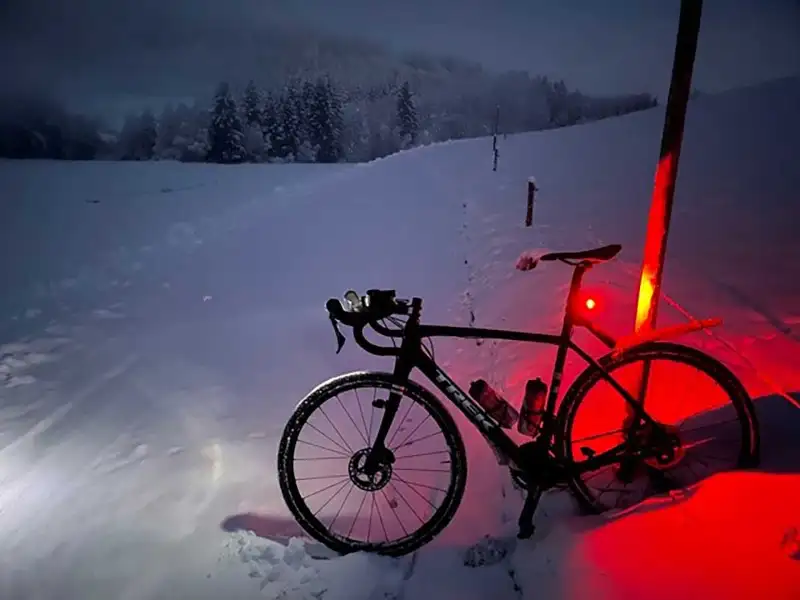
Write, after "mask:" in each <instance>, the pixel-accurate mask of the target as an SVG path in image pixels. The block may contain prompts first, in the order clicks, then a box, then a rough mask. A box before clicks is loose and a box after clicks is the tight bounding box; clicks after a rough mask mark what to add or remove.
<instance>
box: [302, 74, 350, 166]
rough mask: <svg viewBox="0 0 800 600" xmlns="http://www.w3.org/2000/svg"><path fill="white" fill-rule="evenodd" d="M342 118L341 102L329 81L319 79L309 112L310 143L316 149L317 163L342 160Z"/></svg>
mask: <svg viewBox="0 0 800 600" xmlns="http://www.w3.org/2000/svg"><path fill="white" fill-rule="evenodd" d="M343 126H344V118H343V113H342V104H341V100H340V98H339V96H338V94H337V93H336V91H335V89H334V87H333V85H332V84H331V82H330V81H329V80H323V79H319V80H318V81H317V83H316V85H315V86H314V96H313V99H312V102H311V107H310V112H309V127H310V134H311V135H310V137H311V140H310V141H311V143H312V145H313V146H314V147H316V148H317V161H318V162H326V163H332V162H337V161H339V160H341V158H342V127H343Z"/></svg>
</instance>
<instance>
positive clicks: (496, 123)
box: [492, 104, 500, 171]
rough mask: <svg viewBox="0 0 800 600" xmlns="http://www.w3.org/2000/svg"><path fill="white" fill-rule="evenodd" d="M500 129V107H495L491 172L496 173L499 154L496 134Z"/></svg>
mask: <svg viewBox="0 0 800 600" xmlns="http://www.w3.org/2000/svg"><path fill="white" fill-rule="evenodd" d="M499 129H500V105H499V104H498V105H497V108H496V110H495V113H494V134H493V139H492V157H493V158H492V161H493V163H492V171H497V159H498V158H499V155H500V152H499V151H498V150H497V133H498V131H499Z"/></svg>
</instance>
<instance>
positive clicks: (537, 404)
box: [517, 377, 547, 437]
mask: <svg viewBox="0 0 800 600" xmlns="http://www.w3.org/2000/svg"><path fill="white" fill-rule="evenodd" d="M546 400H547V384H546V383H545V382H544V381H542V380H541V379H540V378H539V377H537V378H536V379H531V380H529V381H528V383H527V384H525V396H524V397H523V399H522V406H521V407H520V411H519V421H518V422H517V431H519V432H520V433H521V434H523V435H527V436H529V437H536V434H537V433H539V428H540V427H541V425H542V418H543V417H544V410H545V403H546Z"/></svg>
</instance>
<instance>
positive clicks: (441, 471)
mask: <svg viewBox="0 0 800 600" xmlns="http://www.w3.org/2000/svg"><path fill="white" fill-rule="evenodd" d="M393 471H419V472H420V473H449V472H450V469H412V468H409V467H403V468H400V467H395V468H394V469H393Z"/></svg>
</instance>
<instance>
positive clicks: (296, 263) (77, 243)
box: [0, 79, 800, 600]
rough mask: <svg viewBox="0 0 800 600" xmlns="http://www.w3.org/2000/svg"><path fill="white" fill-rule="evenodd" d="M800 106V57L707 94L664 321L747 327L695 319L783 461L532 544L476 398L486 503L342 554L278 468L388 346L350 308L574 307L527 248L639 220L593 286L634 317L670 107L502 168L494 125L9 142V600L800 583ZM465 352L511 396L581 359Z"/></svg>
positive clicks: (515, 145)
mask: <svg viewBox="0 0 800 600" xmlns="http://www.w3.org/2000/svg"><path fill="white" fill-rule="evenodd" d="M798 105H800V80H798V79H788V80H782V81H777V82H773V83H770V84H767V85H763V86H759V87H756V88H752V89H747V90H739V91H735V92H730V93H726V94H723V95H719V96H705V97H702V98H700V99H698V100H696V101H694V102H693V103H692V105H691V111H690V114H689V117H688V122H687V132H686V137H685V142H684V144H685V145H684V151H683V155H682V159H681V160H682V162H681V167H680V179H679V182H678V188H677V200H676V205H675V212H674V219H673V229H672V232H671V237H670V242H669V254H668V267H667V272H666V276H665V293H666V295H667V298H666V300H667V302H666V303H665V304H664V307H663V308H662V310H661V313H660V317H659V318H660V324H662V325H671V324H677V323H682V322H685V321H686V318H685V317H684V316H683V315H682V314H681V310H685V311H686V312H687V313H688V314H690V315H691V316H692V317H695V318H712V317H720V318H722V319H723V320H724V325H723V327H721V328H717V329H715V330H712V332H711V333H710V334H708V335H705V334H703V333H695V334H692V335H691V336H689V338H687V341H691V343H693V344H695V345H697V346H700V347H702V348H704V349H706V350H707V351H709V352H711V353H712V354H714V355H715V356H717V357H718V358H720V359H721V360H723V361H724V362H725V363H726V364H727V365H729V366H730V367H731V368H732V369H733V370H734V371H735V372H736V373H737V375H739V376H740V377H741V378H742V380H743V381H744V382H745V383H746V385H747V386H748V389H749V391H750V392H751V394H752V395H753V396H754V397H757V398H758V408H759V418H760V419H761V427H762V435H763V439H762V446H763V464H762V466H761V468H760V469H759V470H758V471H755V472H750V473H730V474H725V475H717V476H714V477H712V478H710V479H708V480H707V481H705V482H704V483H703V484H702V485H700V486H699V487H698V488H696V489H691V490H689V491H688V492H686V493H685V494H683V495H680V494H678V495H675V496H673V497H670V498H666V499H661V500H654V501H651V502H647V503H645V504H644V505H642V506H640V507H636V508H634V509H632V510H631V511H629V512H627V513H626V514H623V515H606V516H603V517H593V518H588V517H577V516H576V515H575V510H574V507H573V504H572V501H571V499H570V498H569V497H568V496H566V495H565V494H563V493H556V494H548V495H546V496H545V498H544V499H543V502H542V506H541V508H540V510H539V513H538V515H537V520H536V524H537V532H536V534H535V536H534V538H533V539H532V540H528V541H520V542H518V541H517V540H516V539H515V538H514V532H515V521H516V517H517V515H518V511H519V507H520V504H521V495H520V493H519V492H518V491H517V490H515V489H514V488H513V486H512V485H511V483H510V481H509V478H508V475H507V471H504V470H503V469H502V468H500V467H498V465H497V464H496V461H495V458H494V455H493V454H492V452H491V450H489V449H488V448H487V447H486V446H485V445H484V444H483V441H482V438H481V437H480V436H479V435H478V434H476V433H475V432H474V431H473V430H472V429H469V428H468V427H467V426H466V424H465V422H464V420H463V419H462V418H460V417H459V418H457V421H458V423H459V425H461V426H462V434H463V436H464V439H465V442H466V444H467V447H468V454H469V468H470V475H469V478H468V483H467V492H466V495H465V498H464V502H463V504H462V505H461V507H460V509H459V512H458V514H457V516H456V518H455V519H454V521H453V522H452V524H451V525H450V526H449V527H448V528H447V529H446V530H445V531H444V532H443V533H442V534H441V535H440V536H439V537H438V538H437V539H435V540H434V541H433V542H432V543H431V544H429V545H428V546H427V547H425V548H423V549H422V550H420V551H419V552H418V553H416V554H415V555H412V556H407V557H403V558H401V559H387V558H380V557H374V556H364V555H351V556H347V557H343V558H340V557H331V556H330V553H326V551H325V549H324V548H321V547H320V546H319V545H318V544H316V543H312V542H310V541H308V540H306V539H304V536H303V533H302V530H301V529H300V528H299V527H298V526H297V524H296V523H295V522H294V521H293V519H292V518H291V517H290V516H289V513H288V511H287V509H286V508H285V506H284V504H283V501H282V499H281V497H280V494H279V491H278V486H277V480H276V475H275V455H276V450H277V443H278V438H279V436H280V433H281V430H282V426H283V423H285V421H286V418H287V417H288V415H289V414H290V413H291V411H292V410H293V409H294V407H295V405H296V403H297V402H298V401H299V399H300V398H301V397H302V396H303V395H304V394H305V393H307V392H308V390H310V389H311V388H313V387H314V386H315V385H316V384H317V383H318V382H320V381H322V380H324V379H326V378H328V377H330V376H332V375H334V374H337V373H340V372H343V371H347V370H351V369H364V368H383V369H385V368H387V367H388V365H387V363H386V362H385V361H382V360H380V359H377V358H373V357H368V356H366V355H364V354H363V353H362V352H360V351H359V350H358V348H357V347H356V345H355V344H354V343H348V344H347V345H346V346H345V348H344V350H343V352H342V353H341V354H340V355H338V356H337V355H336V354H334V349H335V341H334V338H333V335H332V332H331V331H330V326H329V323H328V322H327V318H326V315H325V312H324V309H323V306H324V303H325V300H326V299H327V298H328V297H330V296H335V295H339V294H341V293H343V292H344V291H345V290H347V289H351V288H352V289H358V290H365V289H368V288H380V287H390V288H396V289H397V290H398V293H399V295H400V296H411V295H419V296H422V297H423V298H424V299H425V309H424V315H425V318H426V320H428V321H431V322H436V321H443V322H454V323H461V324H464V323H467V322H469V321H470V320H471V316H470V314H472V315H473V317H474V319H475V323H476V324H478V325H481V326H503V327H525V328H533V329H543V330H552V329H554V328H555V327H556V324H557V322H558V318H559V312H560V310H561V309H562V304H563V299H564V292H565V290H566V286H567V284H568V279H569V269H568V268H567V267H564V266H563V265H560V264H557V263H555V264H554V263H547V264H546V265H539V267H537V269H535V270H534V271H533V272H530V273H521V272H519V271H517V270H516V269H515V268H514V265H515V261H516V259H517V257H519V256H520V254H521V253H523V252H524V251H526V250H530V251H532V252H533V254H534V255H539V254H541V253H543V252H546V251H558V250H580V249H585V248H586V247H589V246H593V245H600V244H604V243H621V244H622V245H623V251H622V253H621V255H620V257H619V258H618V259H616V260H615V261H613V262H612V263H609V264H607V265H602V266H598V267H597V268H596V269H594V270H593V272H592V273H591V274H590V276H589V279H588V281H587V286H588V287H589V289H592V288H593V289H596V290H597V291H598V296H597V297H598V299H599V306H598V310H599V311H600V313H599V314H600V317H599V318H600V319H601V320H602V322H603V324H604V325H607V326H608V328H609V329H611V330H612V331H617V332H627V331H630V328H631V325H632V322H633V314H634V302H635V290H636V282H637V278H638V270H639V261H640V259H641V253H640V249H641V247H642V240H643V231H644V224H645V222H646V217H647V207H648V203H649V192H650V188H651V183H652V174H653V171H654V166H655V162H656V158H657V151H658V140H659V135H660V129H661V124H662V119H663V113H662V112H661V111H659V110H654V111H649V112H647V113H641V114H636V115H631V116H627V117H624V118H619V119H611V120H608V121H604V122H599V123H593V124H588V125H583V126H578V127H573V128H569V129H564V130H555V131H548V132H541V133H536V134H526V135H514V136H508V137H507V138H506V139H505V140H503V141H502V148H501V151H502V152H501V161H500V163H499V169H498V171H497V172H496V173H493V172H492V170H491V160H490V159H491V139H488V138H487V139H480V140H465V141H459V142H452V143H446V144H437V145H433V146H429V147H424V148H418V149H415V150H410V151H406V152H402V153H400V154H397V155H394V156H392V157H388V158H386V159H383V160H379V161H375V162H372V163H368V164H364V165H356V166H352V165H349V166H341V165H332V166H330V167H327V166H321V165H258V166H257V165H254V166H249V165H247V166H235V167H215V166H209V165H181V164H173V163H149V164H114V163H86V164H69V163H50V162H21V163H20V162H3V163H0V188H1V189H3V190H4V191H5V192H6V193H5V194H4V196H3V198H2V199H0V211H2V214H0V240H2V241H0V244H2V246H1V247H0V250H2V251H1V252H0V272H1V273H2V276H3V281H4V283H5V287H4V294H3V297H2V299H0V308H2V312H1V313H0V314H2V315H3V320H2V322H0V398H1V399H2V404H0V597H2V598H4V599H5V598H8V599H17V598H42V599H49V598H125V599H151V598H172V597H191V598H196V599H206V598H208V599H219V598H229V599H239V598H241V599H251V598H286V599H301V598H309V599H311V598H325V599H327V600H331V599H340V598H341V599H342V600H345V599H347V600H360V599H365V600H367V599H368V600H373V599H377V598H395V599H401V598H414V597H435V598H440V599H444V600H446V599H450V598H459V599H460V600H464V599H467V600H469V599H471V598H475V599H478V598H481V599H482V598H486V597H495V598H498V599H507V598H508V599H517V598H523V599H526V600H527V599H532V598H548V599H561V598H564V599H582V598H587V599H588V598H592V599H597V598H613V599H627V598H631V599H632V598H640V597H647V598H652V599H660V598H670V599H674V598H703V597H741V596H743V595H746V596H748V597H755V596H758V595H760V594H762V593H763V591H764V590H765V589H769V596H770V597H771V598H773V599H777V600H782V599H787V600H788V599H791V598H797V590H798V589H800V563H798V562H797V530H798V528H800V516H798V513H797V510H796V498H797V494H798V492H800V475H798V467H800V446H799V445H798V442H797V439H798V435H797V434H798V432H800V413H797V412H796V410H795V408H794V407H792V406H791V405H790V404H789V403H788V402H786V401H785V400H784V398H783V397H781V396H782V395H783V394H786V395H789V394H794V397H795V398H797V397H798V396H797V393H798V390H800V371H798V369H797V357H798V344H800V337H798V330H797V326H798V323H800V312H798V310H800V309H798V307H799V306H800V282H799V281H798V280H797V279H796V278H794V277H793V275H794V273H795V271H796V267H795V263H796V260H797V258H798V257H800V242H798V239H797V236H796V223H797V218H798V216H799V215H798V210H799V209H800V206H798V204H797V202H795V201H794V196H795V195H796V190H797V189H798V186H800V172H798V171H797V170H796V169H792V168H791V167H792V165H793V164H794V162H795V159H796V157H795V152H794V149H795V143H796V140H797V139H798V137H800V119H798V116H797V113H796V106H798ZM532 170H535V171H536V172H537V173H539V174H540V175H539V176H538V179H539V181H540V182H541V184H542V186H543V187H544V188H546V189H547V194H546V195H543V196H542V197H541V198H538V199H537V207H536V215H537V216H536V220H535V222H534V225H533V227H531V228H525V227H524V226H523V221H524V208H525V207H524V203H525V182H526V180H527V177H528V174H529V173H530V172H531V171H532ZM88 200H91V201H93V202H88ZM95 200H97V201H99V202H98V203H95V202H94V201H95ZM581 341H583V340H582V339H581ZM587 347H588V348H594V349H595V350H596V351H598V352H599V351H600V349H599V348H597V347H596V346H595V347H593V346H591V344H589V345H588V346H587ZM436 356H437V359H438V360H440V363H441V364H442V366H444V367H445V368H447V369H448V371H449V372H450V374H451V375H452V376H453V377H454V378H455V380H456V381H459V382H462V383H464V384H466V383H467V382H468V381H469V379H470V378H471V377H485V378H486V379H487V380H488V381H489V382H490V383H491V384H492V385H493V386H495V387H497V388H498V389H500V390H501V391H502V392H503V393H504V394H505V395H506V397H507V398H509V399H510V400H514V399H519V398H521V390H522V389H523V387H524V384H525V381H526V380H527V379H528V378H529V377H532V376H535V375H537V374H541V375H542V377H543V378H544V379H545V380H548V378H549V369H550V368H551V364H552V354H551V353H550V351H549V350H544V351H539V350H538V349H537V350H535V351H531V349H529V348H525V347H523V346H522V345H520V344H514V343H509V344H505V345H500V344H491V343H484V344H482V345H480V346H477V345H476V344H475V343H474V342H458V341H447V340H442V341H438V342H437V344H436ZM576 368H577V365H576V364H570V365H569V369H568V371H567V377H571V376H573V375H574V374H575V369H576ZM790 397H791V396H790ZM516 401H518V400H516Z"/></svg>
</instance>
